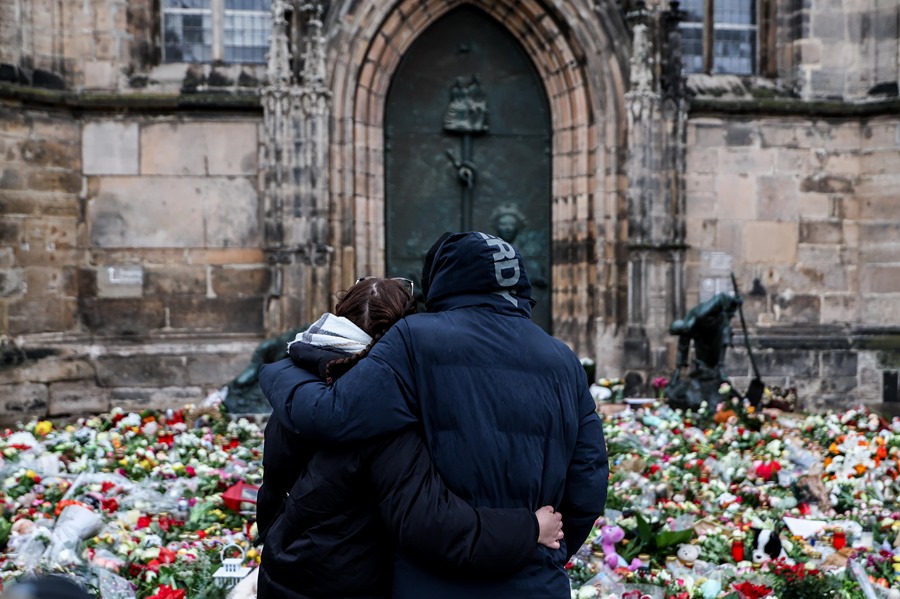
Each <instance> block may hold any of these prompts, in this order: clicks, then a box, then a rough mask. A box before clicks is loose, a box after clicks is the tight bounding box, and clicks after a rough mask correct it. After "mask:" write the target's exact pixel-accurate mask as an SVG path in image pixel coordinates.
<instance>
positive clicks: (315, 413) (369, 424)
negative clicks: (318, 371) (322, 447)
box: [259, 358, 415, 441]
mask: <svg viewBox="0 0 900 599" xmlns="http://www.w3.org/2000/svg"><path fill="white" fill-rule="evenodd" d="M259 384H260V388H261V389H262V391H263V394H264V395H265V396H266V398H267V399H268V400H269V403H270V404H272V410H273V413H274V415H275V416H276V417H277V418H278V419H279V420H280V421H281V423H282V424H283V425H284V426H285V427H287V428H288V430H290V431H292V432H294V433H296V434H299V435H303V436H304V437H307V438H310V439H322V440H326V441H359V440H364V439H371V438H373V437H376V436H378V435H382V434H385V433H390V432H394V431H398V430H400V429H402V428H403V427H405V426H408V425H410V424H412V423H414V422H415V416H414V415H413V414H412V412H411V410H410V409H409V406H408V404H407V403H406V401H405V399H404V395H403V392H402V390H401V389H400V388H399V384H398V381H397V377H396V375H395V374H394V373H393V371H391V370H390V369H389V368H387V367H385V366H384V364H383V363H381V362H378V361H375V360H373V359H371V358H364V359H363V360H360V362H359V364H357V365H356V366H355V367H354V368H353V369H352V370H350V371H349V372H348V373H347V374H345V375H344V376H343V377H341V378H340V379H339V380H338V381H337V383H336V384H335V385H332V386H328V385H326V384H325V383H323V382H322V380H321V379H320V378H319V377H318V376H317V375H314V374H312V373H309V372H307V371H305V370H303V369H302V368H298V367H297V366H295V365H294V364H293V363H292V362H291V360H290V359H289V358H288V359H284V360H280V361H278V362H274V363H272V364H266V365H264V366H263V367H262V368H261V369H260V372H259ZM373 398H378V401H377V402H374V401H373Z"/></svg>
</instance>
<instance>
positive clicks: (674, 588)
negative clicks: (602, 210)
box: [0, 379, 900, 599]
mask: <svg viewBox="0 0 900 599" xmlns="http://www.w3.org/2000/svg"><path fill="white" fill-rule="evenodd" d="M603 382H604V383H605V384H604V385H598V387H601V388H602V389H604V390H605V391H606V392H605V393H602V394H600V395H602V396H604V397H603V398H602V399H603V400H608V401H615V400H616V398H617V396H618V395H621V391H622V381H620V380H618V379H609V380H604V381H603ZM660 386H662V381H660ZM722 395H723V402H722V404H721V407H719V408H717V409H715V410H713V409H706V408H705V407H704V408H701V410H699V411H697V412H695V413H684V412H681V411H677V410H672V409H670V408H668V407H667V406H665V404H664V402H662V401H655V402H653V403H646V404H643V405H641V403H640V402H637V403H634V404H633V405H631V406H630V407H628V408H626V409H623V410H621V411H619V412H615V413H609V414H606V415H605V416H604V430H605V433H606V439H607V445H608V451H609V456H610V464H611V474H610V490H609V500H608V504H607V510H606V512H605V513H604V514H603V515H602V517H601V518H600V519H599V520H598V522H597V526H596V527H595V528H594V530H593V531H592V534H591V536H590V537H589V538H588V541H587V543H585V545H584V546H583V547H582V548H581V549H580V550H579V551H578V552H577V553H576V555H575V556H574V557H573V559H572V560H571V561H570V562H569V564H568V565H567V571H568V573H569V577H570V579H571V582H572V589H573V590H572V594H573V597H577V598H590V597H600V598H604V599H613V598H615V599H646V598H647V597H650V598H652V599H699V598H703V599H744V598H750V597H758V598H763V597H768V598H771V599H774V598H776V597H777V598H778V599H788V598H791V597H843V598H847V599H849V598H853V599H857V598H865V599H871V598H872V597H876V598H888V599H900V507H898V505H897V498H898V495H900V463H898V458H900V420H897V421H894V422H887V421H885V420H884V419H882V418H880V417H878V416H877V415H875V414H872V413H870V412H868V411H867V410H865V409H862V408H860V409H854V410H849V411H847V412H844V413H824V414H815V415H803V414H795V413H790V412H781V411H771V410H763V411H759V412H757V411H754V410H753V409H752V408H750V407H749V406H746V405H743V404H740V403H736V402H735V401H734V398H732V397H731V392H730V389H727V390H725V391H724V393H723V394H722ZM623 407H624V406H623ZM261 462H262V431H261V430H260V428H259V426H258V425H256V424H254V423H252V422H249V421H248V420H246V419H242V418H240V417H235V416H229V415H228V414H226V413H225V411H224V409H223V408H222V406H221V405H220V404H213V405H210V406H203V407H195V406H186V407H185V408H184V409H182V410H169V411H167V412H154V411H144V412H128V411H125V410H122V409H115V410H113V411H112V412H110V413H108V414H104V415H100V416H96V417H92V418H84V419H80V420H77V421H74V422H51V421H48V420H41V421H35V422H31V423H28V424H25V425H22V426H19V427H17V428H15V429H10V430H6V431H3V432H2V433H0V481H2V483H3V485H2V490H0V505H2V508H3V511H2V517H0V546H3V547H4V550H3V553H2V554H0V579H2V582H3V584H8V583H9V582H10V581H11V580H14V579H16V578H18V577H19V576H21V575H23V574H24V573H26V572H48V573H49V572H58V573H68V574H71V575H73V576H76V577H78V578H79V579H81V580H82V581H83V582H84V584H85V586H86V587H87V588H88V589H89V590H90V591H92V592H93V593H94V594H96V595H97V596H100V597H104V598H107V599H113V598H114V599H120V598H121V599H126V598H145V597H150V598H154V599H189V598H198V597H199V598H215V597H224V595H225V589H223V588H221V587H219V586H217V584H216V583H215V582H214V579H213V573H214V572H216V571H217V570H218V568H219V566H220V563H221V558H222V554H223V551H225V550H226V549H227V548H228V547H229V546H230V545H232V544H233V545H237V547H238V548H239V550H242V551H244V552H245V555H244V562H243V563H244V565H246V566H250V567H253V566H255V565H256V564H257V563H258V550H257V549H255V548H253V546H252V540H253V538H254V535H255V530H254V528H253V519H254V518H253V509H254V508H253V505H252V504H249V503H243V504H241V503H240V501H237V502H236V503H232V501H233V500H232V499H231V497H232V495H231V493H232V492H233V491H234V489H236V488H239V487H240V486H241V485H257V484H259V482H260V481H261V476H262V463H261Z"/></svg>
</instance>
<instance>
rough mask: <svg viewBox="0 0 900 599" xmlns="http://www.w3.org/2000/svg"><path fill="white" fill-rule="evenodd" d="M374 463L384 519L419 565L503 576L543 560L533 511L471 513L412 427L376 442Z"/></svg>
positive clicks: (481, 510)
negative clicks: (540, 555) (443, 479)
mask: <svg viewBox="0 0 900 599" xmlns="http://www.w3.org/2000/svg"><path fill="white" fill-rule="evenodd" d="M370 459H371V461H370V463H369V468H368V469H367V470H368V472H369V476H370V478H371V483H372V484H373V486H374V489H375V492H376V494H377V500H378V505H379V511H380V513H381V516H382V518H383V519H384V521H385V523H386V524H387V528H388V530H389V531H390V532H391V534H392V535H393V536H394V539H395V541H396V542H397V544H398V545H399V547H400V550H401V551H403V552H404V553H405V554H406V555H408V556H409V557H411V558H413V559H416V560H417V561H419V562H420V563H421V564H422V565H424V566H426V567H432V568H441V569H443V570H446V568H454V569H456V571H457V572H458V573H464V574H469V575H473V576H478V577H479V578H484V577H486V576H487V577H493V576H497V577H506V576H509V575H510V574H512V573H514V572H516V571H518V570H520V569H521V568H522V567H524V566H525V565H526V564H527V563H529V562H530V561H531V560H536V559H538V551H537V547H538V544H537V538H538V532H539V529H538V523H537V517H536V516H535V515H534V513H533V512H532V511H531V510H530V509H528V508H510V509H497V508H473V507H472V506H470V505H469V504H468V503H466V502H465V501H464V500H462V499H461V498H459V497H457V496H456V495H454V494H452V493H451V492H450V491H449V490H448V489H447V487H446V486H445V485H444V483H443V481H442V480H441V478H440V475H439V474H438V473H437V470H436V469H435V468H434V466H433V464H432V462H431V457H430V455H429V454H428V450H427V449H426V447H425V444H424V443H423V441H422V438H421V436H420V435H419V433H418V432H417V431H416V430H415V429H406V430H405V431H403V432H400V433H398V434H396V435H392V436H390V437H389V438H387V439H383V440H381V442H379V443H376V444H375V445H374V450H373V452H372V454H371V456H370Z"/></svg>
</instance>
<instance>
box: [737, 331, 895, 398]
mask: <svg viewBox="0 0 900 599" xmlns="http://www.w3.org/2000/svg"><path fill="white" fill-rule="evenodd" d="M734 344H735V347H734V348H732V350H730V351H729V352H728V356H727V358H726V372H727V373H728V375H729V376H730V377H731V380H732V381H733V383H734V384H735V386H736V387H737V388H738V390H741V391H743V390H745V389H747V386H748V385H749V384H750V381H751V380H752V379H753V370H752V367H751V365H750V360H749V358H748V356H747V350H746V348H745V346H744V340H743V337H742V335H741V334H740V331H736V332H735V338H734ZM751 348H752V350H753V356H754V358H755V360H756V366H757V368H758V369H759V374H760V378H762V380H763V382H764V383H766V385H770V386H771V385H775V386H778V387H782V388H788V387H794V388H796V389H797V396H798V399H799V401H800V407H801V409H804V410H809V411H821V410H826V409H836V410H846V409H848V408H851V407H854V406H858V405H860V404H864V405H867V406H875V405H880V404H882V403H886V404H896V405H897V406H900V396H898V394H897V390H896V384H894V385H891V379H892V378H893V380H894V381H895V380H896V376H897V373H898V371H900V329H896V328H862V327H847V328H844V327H836V326H801V325H797V326H791V327H784V328H778V329H770V330H762V331H759V332H758V335H757V336H755V337H751Z"/></svg>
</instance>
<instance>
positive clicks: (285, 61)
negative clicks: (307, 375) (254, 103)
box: [262, 0, 333, 336]
mask: <svg viewBox="0 0 900 599" xmlns="http://www.w3.org/2000/svg"><path fill="white" fill-rule="evenodd" d="M300 10H301V11H302V13H303V15H304V17H305V18H306V32H305V33H306V35H305V52H304V54H303V60H304V64H303V68H302V69H301V71H300V75H299V81H297V80H296V79H295V77H294V75H293V73H292V71H291V64H290V61H291V52H290V48H289V39H288V37H289V36H288V23H289V21H288V20H289V19H290V12H291V6H290V4H289V3H288V2H286V1H285V0H274V1H273V3H272V15H273V23H272V35H271V39H270V47H269V55H268V72H267V75H268V84H267V85H266V87H265V88H263V90H262V105H263V110H264V127H265V148H264V157H263V168H262V171H263V177H264V188H265V199H264V202H265V207H264V212H265V215H264V218H265V241H264V248H263V249H264V251H265V252H266V256H267V260H268V263H269V265H270V266H271V268H272V288H271V290H270V293H269V298H268V302H267V305H266V332H267V334H268V335H270V336H273V335H278V334H280V333H282V332H284V331H285V330H287V329H290V328H292V327H295V326H299V325H302V324H306V323H309V322H312V321H313V320H314V319H315V318H316V317H317V316H318V315H319V314H320V313H321V312H323V311H325V310H327V309H329V308H330V307H331V306H330V303H331V302H330V301H329V294H330V290H331V283H330V274H329V273H330V270H331V260H332V254H333V249H332V247H331V246H330V245H329V238H328V205H329V204H328V127H329V119H330V117H331V92H330V91H329V90H328V89H327V88H326V87H325V48H324V39H323V37H322V20H321V19H322V7H321V4H320V3H319V2H311V3H306V4H303V5H301V6H300Z"/></svg>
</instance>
